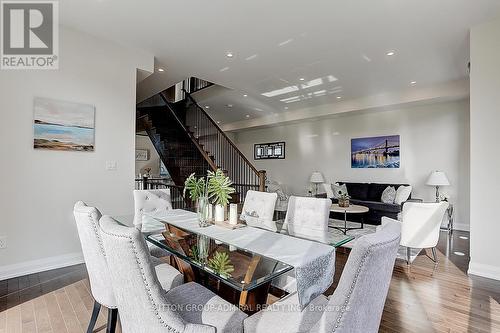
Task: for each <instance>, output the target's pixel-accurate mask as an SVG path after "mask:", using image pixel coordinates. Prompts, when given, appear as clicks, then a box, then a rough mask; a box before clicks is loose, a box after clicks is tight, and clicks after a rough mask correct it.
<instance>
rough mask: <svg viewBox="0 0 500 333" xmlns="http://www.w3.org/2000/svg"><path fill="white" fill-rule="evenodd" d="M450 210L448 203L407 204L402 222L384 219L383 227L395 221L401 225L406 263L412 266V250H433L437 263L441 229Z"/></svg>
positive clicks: (404, 206)
mask: <svg viewBox="0 0 500 333" xmlns="http://www.w3.org/2000/svg"><path fill="white" fill-rule="evenodd" d="M447 209H448V203H447V202H444V201H443V202H439V203H420V202H407V203H405V204H404V205H403V212H402V217H401V222H400V221H396V220H394V219H391V218H388V217H382V225H385V224H386V223H389V221H395V222H398V223H401V246H404V247H406V263H407V264H408V265H410V264H411V249H412V248H414V249H429V248H430V249H431V250H432V256H433V260H434V262H435V263H437V262H438V259H437V255H436V245H437V243H438V240H439V227H440V226H441V222H442V221H443V217H444V214H445V213H446V210H447Z"/></svg>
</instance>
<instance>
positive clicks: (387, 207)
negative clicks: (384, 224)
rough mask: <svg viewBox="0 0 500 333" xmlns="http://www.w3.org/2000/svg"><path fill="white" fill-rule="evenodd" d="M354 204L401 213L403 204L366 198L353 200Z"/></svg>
mask: <svg viewBox="0 0 500 333" xmlns="http://www.w3.org/2000/svg"><path fill="white" fill-rule="evenodd" d="M351 203H352V204H353V205H361V206H365V207H368V208H369V209H370V210H378V211H383V212H388V213H399V212H400V211H401V206H400V205H396V204H385V203H383V202H380V201H365V200H356V199H353V200H351Z"/></svg>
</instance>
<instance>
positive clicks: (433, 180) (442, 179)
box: [426, 171, 450, 202]
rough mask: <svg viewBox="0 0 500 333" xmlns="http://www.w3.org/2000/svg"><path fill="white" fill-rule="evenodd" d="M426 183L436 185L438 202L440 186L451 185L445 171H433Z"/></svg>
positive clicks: (437, 199)
mask: <svg viewBox="0 0 500 333" xmlns="http://www.w3.org/2000/svg"><path fill="white" fill-rule="evenodd" d="M426 184H427V185H430V186H435V187H436V202H439V186H448V185H450V181H449V180H448V177H446V174H445V173H444V172H443V171H433V172H431V174H430V176H429V178H428V179H427V183H426Z"/></svg>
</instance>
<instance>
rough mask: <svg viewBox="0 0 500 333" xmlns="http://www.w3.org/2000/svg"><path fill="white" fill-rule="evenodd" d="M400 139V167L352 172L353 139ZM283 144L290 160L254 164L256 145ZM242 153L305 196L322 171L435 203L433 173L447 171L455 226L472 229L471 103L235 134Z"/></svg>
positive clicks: (333, 177) (334, 178)
mask: <svg viewBox="0 0 500 333" xmlns="http://www.w3.org/2000/svg"><path fill="white" fill-rule="evenodd" d="M391 134H399V135H400V136H401V168H399V169H351V164H350V163H351V160H350V149H351V146H350V144H351V143H350V142H351V139H352V138H358V137H368V136H378V135H391ZM272 141H285V142H286V159H285V160H267V161H253V144H255V143H263V142H272ZM236 142H237V145H238V147H239V148H240V149H241V150H242V151H243V153H244V154H245V155H246V156H247V157H248V158H249V159H250V160H251V161H253V162H254V164H255V166H256V167H257V168H258V169H259V170H260V169H264V170H267V172H268V177H269V178H271V179H275V180H277V181H279V182H282V183H284V184H286V185H287V186H288V187H289V189H290V190H292V192H293V193H295V194H299V195H305V188H306V187H309V186H310V183H309V182H308V180H309V176H310V175H311V173H312V172H313V171H315V170H318V171H321V172H322V173H323V175H324V176H325V179H326V180H328V181H329V182H334V181H355V182H382V183H409V184H412V185H413V186H414V191H413V196H414V197H416V198H422V199H424V200H427V201H433V200H435V195H434V193H435V191H434V188H432V187H428V186H426V185H425V182H426V180H427V177H428V175H429V173H430V172H431V171H432V170H443V171H445V172H446V174H447V175H448V177H449V178H450V182H451V183H452V186H450V187H448V188H442V191H443V192H446V193H448V194H449V195H450V196H451V201H452V202H454V203H455V205H456V224H455V225H456V227H457V228H460V229H468V224H469V195H468V193H469V104H468V101H467V100H462V101H457V102H445V103H438V104H430V105H424V106H417V107H412V108H407V109H401V110H393V111H384V112H373V113H365V114H355V113H352V114H346V115H344V116H340V117H336V118H327V119H321V120H316V121H310V122H301V123H298V124H289V125H281V126H276V127H271V128H264V129H258V130H248V131H242V132H237V135H236Z"/></svg>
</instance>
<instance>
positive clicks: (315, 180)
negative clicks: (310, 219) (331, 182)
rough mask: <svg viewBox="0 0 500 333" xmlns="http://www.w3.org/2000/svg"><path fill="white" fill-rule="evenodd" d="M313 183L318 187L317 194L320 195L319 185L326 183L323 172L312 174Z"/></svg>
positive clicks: (311, 180)
mask: <svg viewBox="0 0 500 333" xmlns="http://www.w3.org/2000/svg"><path fill="white" fill-rule="evenodd" d="M309 181H310V182H311V183H313V184H314V185H316V194H318V185H319V184H321V183H324V182H325V179H324V178H323V175H322V174H321V172H318V171H315V172H313V173H312V175H311V178H310V179H309Z"/></svg>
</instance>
